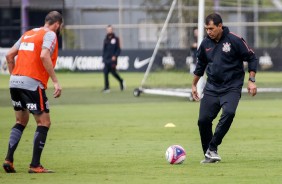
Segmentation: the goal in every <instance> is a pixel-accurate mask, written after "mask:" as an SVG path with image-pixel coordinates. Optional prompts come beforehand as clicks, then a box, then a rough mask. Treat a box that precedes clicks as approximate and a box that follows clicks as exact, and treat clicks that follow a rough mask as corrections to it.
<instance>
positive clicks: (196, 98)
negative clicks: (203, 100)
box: [192, 85, 200, 101]
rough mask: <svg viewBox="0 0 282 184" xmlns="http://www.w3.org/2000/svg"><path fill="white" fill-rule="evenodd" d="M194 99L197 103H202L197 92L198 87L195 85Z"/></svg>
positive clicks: (193, 90) (193, 88) (193, 87)
mask: <svg viewBox="0 0 282 184" xmlns="http://www.w3.org/2000/svg"><path fill="white" fill-rule="evenodd" d="M192 97H193V99H194V100H196V101H200V97H199V94H198V91H197V87H196V86H195V85H192Z"/></svg>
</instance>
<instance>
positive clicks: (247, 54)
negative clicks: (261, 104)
mask: <svg viewBox="0 0 282 184" xmlns="http://www.w3.org/2000/svg"><path fill="white" fill-rule="evenodd" d="M239 46H240V52H241V56H242V58H243V60H244V61H247V62H248V72H249V80H248V93H249V94H250V95H251V96H255V95H256V94H257V86H256V83H255V77H256V71H257V65H258V60H257V57H256V55H255V53H254V51H253V50H252V49H250V48H249V46H248V45H247V43H246V42H245V40H244V39H243V38H242V39H241V40H240V41H239Z"/></svg>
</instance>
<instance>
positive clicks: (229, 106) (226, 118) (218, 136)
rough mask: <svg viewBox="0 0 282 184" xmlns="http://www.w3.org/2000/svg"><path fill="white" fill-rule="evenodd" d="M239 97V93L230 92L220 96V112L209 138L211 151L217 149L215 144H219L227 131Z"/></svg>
mask: <svg viewBox="0 0 282 184" xmlns="http://www.w3.org/2000/svg"><path fill="white" fill-rule="evenodd" d="M240 98H241V94H240V93H236V92H230V93H227V94H226V95H224V96H222V97H221V98H220V105H221V106H222V114H221V117H220V119H219V122H218V124H217V126H216V129H215V132H214V136H213V138H212V140H211V143H210V147H209V149H210V150H212V151H216V150H217V146H218V145H220V144H221V142H222V139H223V137H224V136H225V135H226V133H227V132H228V130H229V128H230V126H231V124H232V122H233V118H234V117H235V112H236V109H237V106H238V104H239V100H240Z"/></svg>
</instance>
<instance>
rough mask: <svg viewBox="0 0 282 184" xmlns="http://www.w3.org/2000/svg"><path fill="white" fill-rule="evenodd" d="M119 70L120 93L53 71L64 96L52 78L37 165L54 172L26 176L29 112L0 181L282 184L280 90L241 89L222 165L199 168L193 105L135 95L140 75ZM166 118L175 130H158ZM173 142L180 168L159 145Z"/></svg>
mask: <svg viewBox="0 0 282 184" xmlns="http://www.w3.org/2000/svg"><path fill="white" fill-rule="evenodd" d="M121 75H122V77H124V78H125V80H126V83H127V89H126V91H124V92H120V91H119V87H118V83H117V81H115V80H114V79H113V78H112V77H111V79H110V82H111V87H112V90H111V93H109V94H103V93H101V92H100V91H101V89H102V86H103V76H102V73H84V74H79V73H58V78H59V80H60V83H61V85H62V87H63V94H62V96H61V98H59V99H53V98H52V92H53V91H52V90H53V87H52V84H51V83H50V85H49V89H48V90H47V91H48V97H49V101H50V108H51V119H52V125H51V129H50V131H49V134H48V138H47V143H46V146H45V149H44V151H43V154H42V158H41V162H42V164H43V166H45V167H46V168H49V169H52V170H54V171H56V173H54V174H28V173H27V170H28V166H29V163H30V161H31V154H32V143H33V135H34V131H35V128H36V126H35V122H34V120H33V117H32V116H31V117H30V122H29V125H28V126H27V128H26V129H25V131H24V134H23V137H22V139H21V142H20V144H19V146H18V149H17V151H16V153H15V162H14V164H15V168H16V170H17V173H16V174H6V173H4V170H3V169H2V168H0V183H21V184H38V183H40V184H45V183H46V184H47V183H48V184H50V183H54V184H77V183H83V184H87V183H89V184H90V183H91V184H93V183H99V184H100V183H102V184H103V183H114V184H116V183H120V184H125V183H129V184H139V183H140V184H144V183H147V184H149V183H154V184H156V183H160V184H171V183H183V184H184V183H185V184H187V183H188V184H190V183H191V184H192V183H195V184H210V183H217V184H226V183H228V184H230V183H234V184H235V183H236V184H238V183H240V184H242V183H243V184H250V183H255V184H268V183H269V184H273V183H274V184H276V183H277V184H278V183H281V181H282V174H281V173H282V157H281V153H282V144H281V142H282V136H281V132H282V123H281V122H282V111H281V108H282V98H281V97H282V95H281V93H268V94H258V95H257V96H256V97H250V96H248V95H247V94H243V95H242V100H241V101H240V104H239V106H238V109H237V114H236V117H235V119H234V122H233V124H232V127H231V129H230V131H229V132H228V134H227V136H226V137H225V138H224V140H223V143H222V144H221V146H220V147H219V154H220V156H221V157H222V162H220V163H218V164H212V165H201V164H200V161H201V160H202V159H203V153H202V151H201V145H200V138H199V133H198V127H197V118H198V110H199V103H197V102H189V101H188V100H186V99H184V98H178V97H166V96H154V95H147V94H141V96H140V97H138V98H136V97H134V96H133V93H132V92H133V89H134V88H136V87H138V86H139V85H140V82H141V80H142V77H143V73H121ZM158 75H159V76H160V77H161V78H162V80H164V82H165V83H172V84H173V83H176V82H178V81H180V80H184V81H187V85H188V87H190V84H191V80H192V77H191V76H190V75H187V76H186V75H185V76H184V75H179V74H177V73H174V74H169V75H168V74H165V73H159V74H158ZM178 76H180V77H181V79H177V77H178ZM8 80H9V76H6V75H1V76H0V162H1V159H2V161H3V160H4V158H5V155H6V151H7V146H8V139H9V133H10V129H11V127H12V126H13V125H14V122H15V119H14V112H13V110H12V107H11V105H10V97H9V91H8ZM170 80H171V81H172V82H171V81H170ZM182 83H183V82H182ZM257 85H258V87H282V73H281V72H279V73H258V74H257ZM167 123H174V124H175V125H176V127H175V128H164V125H165V124H167ZM216 123H217V121H215V122H214V126H215V125H216ZM172 144H179V145H181V146H183V147H184V148H185V150H186V152H187V157H186V160H185V162H184V163H183V164H182V165H170V164H168V163H167V162H166V160H165V150H166V149H167V147H168V146H170V145H172Z"/></svg>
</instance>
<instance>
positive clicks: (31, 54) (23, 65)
mask: <svg viewBox="0 0 282 184" xmlns="http://www.w3.org/2000/svg"><path fill="white" fill-rule="evenodd" d="M15 46H16V48H18V56H17V59H16V63H15V68H14V69H13V72H12V76H11V78H10V87H11V88H12V87H14V88H17V87H18V88H24V89H25V88H28V89H30V87H31V86H28V85H27V86H25V85H21V86H19V85H20V84H22V82H16V81H17V79H18V80H20V81H22V80H23V79H25V80H26V83H27V82H28V81H29V84H33V83H34V84H35V85H36V84H37V83H38V82H39V84H40V86H43V88H44V89H46V88H47V83H48V79H49V74H48V73H47V71H46V70H45V68H44V66H43V63H42V61H41V59H40V54H41V51H42V48H47V49H49V50H50V53H51V59H52V64H53V67H55V65H56V61H57V57H58V41H57V36H56V34H55V33H54V32H53V31H50V30H49V29H47V28H44V27H42V28H35V29H32V30H30V31H27V32H26V33H24V34H23V35H22V37H21V38H20V39H19V40H18V41H17V42H16V43H15ZM23 76H24V77H23ZM32 80H34V82H31V81H32ZM37 86H38V85H37ZM34 87H35V86H34Z"/></svg>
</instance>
